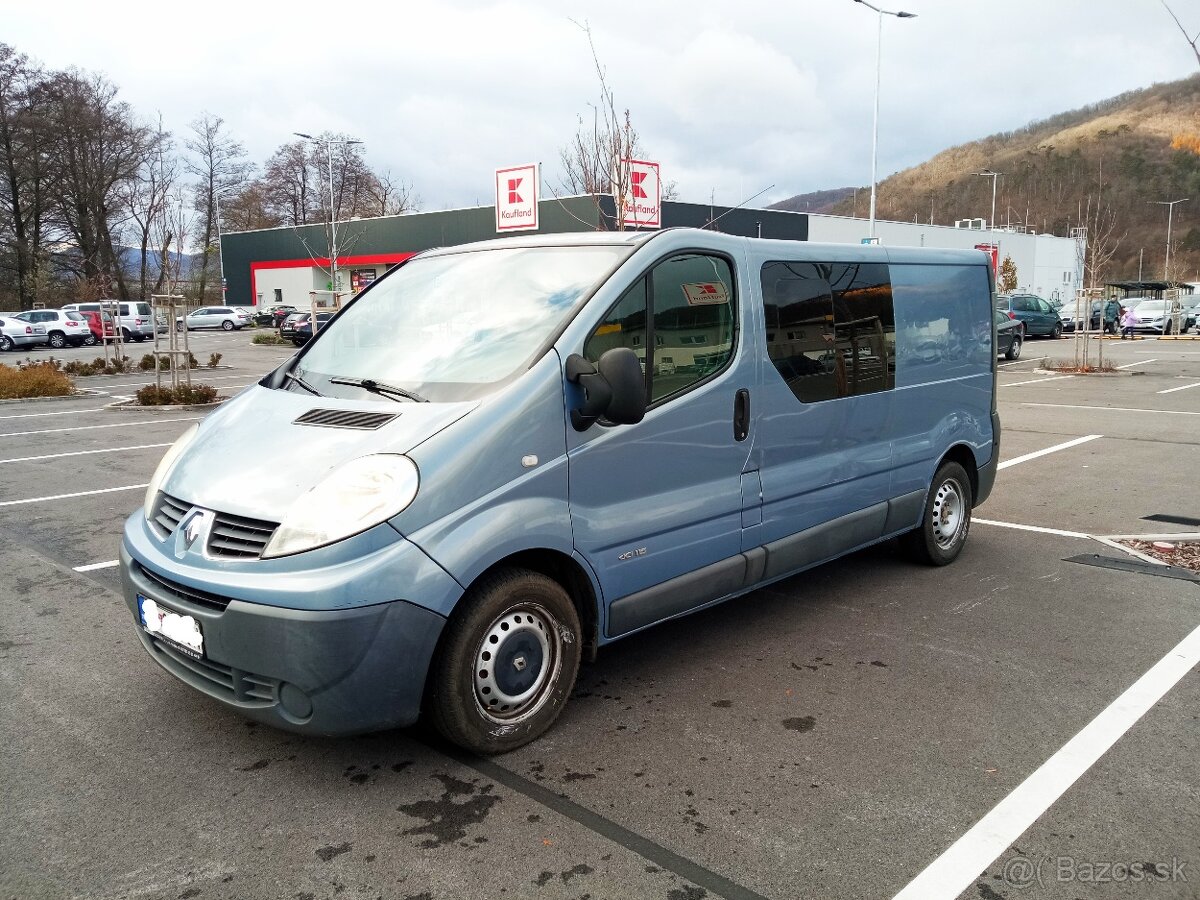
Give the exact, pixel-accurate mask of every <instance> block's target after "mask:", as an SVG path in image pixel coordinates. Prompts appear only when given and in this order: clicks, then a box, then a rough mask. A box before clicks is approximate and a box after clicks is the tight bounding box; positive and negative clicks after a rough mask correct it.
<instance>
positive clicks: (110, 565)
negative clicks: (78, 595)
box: [72, 559, 121, 572]
mask: <svg viewBox="0 0 1200 900" xmlns="http://www.w3.org/2000/svg"><path fill="white" fill-rule="evenodd" d="M120 562H121V561H120V560H119V559H110V560H109V561H108V562H102V563H92V564H91V565H90V566H74V567H73V568H72V571H74V572H95V571H96V570H97V569H113V568H116V567H117V566H118V565H120Z"/></svg>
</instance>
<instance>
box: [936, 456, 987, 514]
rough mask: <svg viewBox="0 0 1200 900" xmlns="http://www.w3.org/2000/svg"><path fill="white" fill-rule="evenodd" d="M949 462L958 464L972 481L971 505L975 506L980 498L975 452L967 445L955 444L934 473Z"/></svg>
mask: <svg viewBox="0 0 1200 900" xmlns="http://www.w3.org/2000/svg"><path fill="white" fill-rule="evenodd" d="M947 462H956V463H958V464H959V465H960V466H962V467H963V469H965V470H966V473H967V477H968V478H969V479H971V505H972V506H974V505H975V501H976V498H978V496H979V465H978V464H977V463H976V462H975V454H974V452H972V450H971V448H970V447H968V446H967V445H966V444H955V445H954V446H953V447H951V448H950V449H949V450H947V451H946V452H945V453H944V454H943V455H942V458H941V459H939V460H938V464H937V465H936V466H935V467H934V472H936V471H937V470H938V469H940V468H941V467H942V465H943V464H944V463H947Z"/></svg>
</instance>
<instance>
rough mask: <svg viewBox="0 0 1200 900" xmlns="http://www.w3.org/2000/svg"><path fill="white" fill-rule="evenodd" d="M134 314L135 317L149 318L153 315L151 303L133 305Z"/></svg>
mask: <svg viewBox="0 0 1200 900" xmlns="http://www.w3.org/2000/svg"><path fill="white" fill-rule="evenodd" d="M133 314H134V315H135V316H148V315H150V314H151V311H150V304H149V303H135V304H133Z"/></svg>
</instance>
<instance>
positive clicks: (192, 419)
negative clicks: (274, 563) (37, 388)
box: [0, 413, 1200, 438]
mask: <svg viewBox="0 0 1200 900" xmlns="http://www.w3.org/2000/svg"><path fill="white" fill-rule="evenodd" d="M1197 415H1200V413H1197ZM200 418H201V417H200V416H184V417H182V418H176V419H142V420H141V421H139V422H114V423H112V424H111V425H76V426H75V427H74V428H44V429H42V430H41V431H11V432H8V433H7V434H5V433H0V438H6V437H26V436H28V435H31V434H57V433H59V432H61V431H94V430H95V429H97V428H133V427H134V426H137V425H157V424H159V423H160V422H196V421H199V420H200Z"/></svg>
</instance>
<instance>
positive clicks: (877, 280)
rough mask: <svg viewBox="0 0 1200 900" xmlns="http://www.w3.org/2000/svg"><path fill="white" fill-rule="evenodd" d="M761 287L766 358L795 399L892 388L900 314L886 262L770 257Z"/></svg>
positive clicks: (830, 397) (815, 399) (810, 399)
mask: <svg viewBox="0 0 1200 900" xmlns="http://www.w3.org/2000/svg"><path fill="white" fill-rule="evenodd" d="M762 291H763V309H764V312H765V319H766V332H767V334H766V337H767V356H768V357H769V358H770V360H771V363H772V365H774V366H775V371H777V372H778V373H779V376H780V377H781V378H782V379H783V380H784V382H785V383H786V384H787V386H788V387H789V388H791V391H792V393H793V394H795V395H796V399H797V400H799V401H801V402H802V403H817V402H820V401H822V400H834V399H837V398H839V397H853V396H857V395H860V394H873V393H876V392H878V391H886V390H890V389H891V388H893V387H895V383H896V377H895V373H896V320H895V311H894V309H893V306H892V288H891V281H890V276H889V274H888V267H887V266H886V265H885V264H883V263H809V262H805V263H798V262H770V263H767V264H766V265H764V266H763V268H762Z"/></svg>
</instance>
